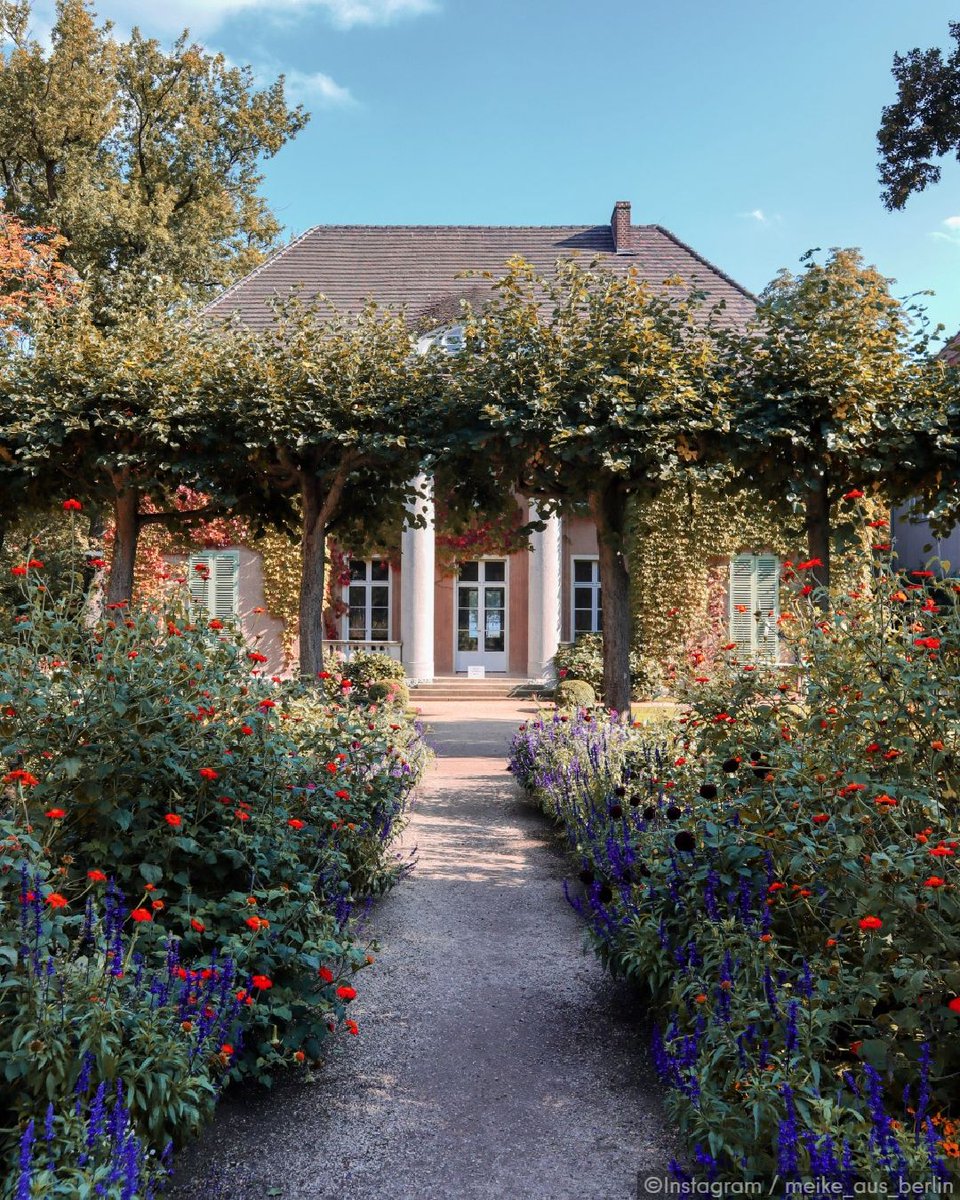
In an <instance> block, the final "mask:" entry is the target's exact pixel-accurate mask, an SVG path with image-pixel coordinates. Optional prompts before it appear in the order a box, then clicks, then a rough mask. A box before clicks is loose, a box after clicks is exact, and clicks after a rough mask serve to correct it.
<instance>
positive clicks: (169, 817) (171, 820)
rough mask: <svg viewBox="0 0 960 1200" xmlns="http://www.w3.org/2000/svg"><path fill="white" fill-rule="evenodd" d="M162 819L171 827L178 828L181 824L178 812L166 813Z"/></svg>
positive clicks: (181, 820)
mask: <svg viewBox="0 0 960 1200" xmlns="http://www.w3.org/2000/svg"><path fill="white" fill-rule="evenodd" d="M163 819H164V820H165V821H166V823H167V824H168V825H170V826H171V827H172V828H173V829H179V828H180V826H181V825H182V824H183V818H182V817H181V816H180V815H179V814H178V813H167V814H166V816H165V817H164V818H163Z"/></svg>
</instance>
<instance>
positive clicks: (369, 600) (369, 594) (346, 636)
mask: <svg viewBox="0 0 960 1200" xmlns="http://www.w3.org/2000/svg"><path fill="white" fill-rule="evenodd" d="M360 562H362V563H363V564H364V565H365V567H366V576H365V578H364V579H351V580H350V582H349V583H345V584H344V585H343V603H344V604H345V605H346V606H347V611H346V612H345V613H344V614H343V617H342V618H341V621H340V636H341V638H342V639H343V641H345V642H376V643H380V642H391V641H393V568H392V567H391V566H390V560H389V559H388V558H383V557H381V556H380V555H374V556H373V557H372V558H354V559H351V561H350V566H351V567H353V566H355V565H356V564H357V563H360ZM375 562H382V563H386V565H387V577H386V579H371V577H370V576H371V567H372V564H373V563H375ZM355 587H362V588H364V589H365V592H366V596H365V598H364V615H363V631H364V634H365V635H366V636H365V637H362V638H355V637H353V636H352V635H351V633H350V589H351V588H355ZM375 587H385V588H386V589H387V636H386V637H385V638H375V637H373V636H372V634H373V608H374V605H373V589H374V588H375ZM376 607H377V608H382V607H383V606H382V605H380V604H378V605H377V606H376Z"/></svg>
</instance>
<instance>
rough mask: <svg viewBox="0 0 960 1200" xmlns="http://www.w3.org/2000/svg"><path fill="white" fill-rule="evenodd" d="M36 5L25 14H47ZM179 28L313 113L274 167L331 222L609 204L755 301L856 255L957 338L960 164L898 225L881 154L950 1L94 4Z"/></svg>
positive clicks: (290, 220)
mask: <svg viewBox="0 0 960 1200" xmlns="http://www.w3.org/2000/svg"><path fill="white" fill-rule="evenodd" d="M46 2H47V0H40V2H38V3H37V4H36V11H37V14H38V17H42V16H43V11H44V6H45V4H46ZM98 9H99V11H100V12H101V13H102V14H103V15H109V16H111V17H113V18H114V19H115V20H116V21H117V23H118V25H119V26H120V27H121V28H129V27H130V26H131V25H133V24H134V23H139V24H140V25H141V27H142V28H143V29H144V30H145V31H146V32H150V33H156V34H158V35H160V36H164V37H166V36H169V35H170V34H171V33H172V32H174V31H175V30H176V29H177V28H179V27H180V26H182V24H184V23H188V24H190V26H191V29H192V30H193V31H194V32H195V33H196V35H197V36H198V38H201V39H202V40H203V41H204V42H205V43H206V44H207V45H208V46H209V47H211V48H215V49H219V50H222V51H224V53H226V54H227V55H228V56H229V57H230V59H232V60H233V61H235V62H249V63H251V64H252V65H253V66H254V67H255V68H256V70H257V71H258V72H260V73H262V74H263V76H264V77H266V76H268V75H269V74H270V73H276V72H278V71H281V70H283V71H285V72H286V73H287V75H288V77H289V79H290V82H291V85H292V89H293V91H294V92H295V94H296V96H297V98H298V99H302V100H303V102H304V103H305V104H306V106H307V107H308V108H309V109H310V110H311V112H312V113H313V120H312V121H311V123H310V125H309V126H308V128H307V129H306V130H305V131H304V132H303V133H302V134H301V135H300V136H299V137H298V138H297V139H296V141H295V142H293V143H292V144H291V145H290V146H289V147H287V148H286V149H285V150H283V151H282V152H281V154H280V155H279V156H278V157H277V158H276V159H275V160H273V161H272V162H270V163H268V164H267V166H266V184H265V190H266V192H267V195H268V197H269V199H270V201H271V203H272V204H273V206H274V208H275V210H276V211H277V212H278V214H279V216H280V218H281V219H282V220H283V222H284V223H285V225H286V226H287V228H288V230H289V232H291V233H297V232H300V231H302V230H303V229H305V228H307V227H308V226H310V225H313V224H317V223H321V222H334V223H338V222H372V223H378V224H392V223H425V224H432V223H438V224H459V223H476V224H487V223H489V224H555V223H556V224H562V223H571V224H592V223H600V222H604V221H606V220H607V219H608V218H609V213H610V209H611V208H612V206H613V202H614V201H615V200H618V199H628V200H631V201H632V202H633V214H634V221H635V222H638V223H639V222H656V223H659V224H662V225H666V226H667V227H668V228H669V229H671V230H673V232H674V233H676V234H677V235H678V236H679V237H681V238H682V239H683V240H685V241H687V242H689V243H691V244H692V245H693V246H694V247H695V248H696V249H697V250H699V251H700V252H701V253H702V254H704V255H706V256H707V257H708V258H710V259H711V260H713V261H714V262H715V263H716V264H717V265H718V266H720V267H722V268H723V269H724V270H726V271H727V272H728V273H729V274H731V275H733V276H734V277H735V278H736V279H738V280H739V281H740V282H742V283H743V284H745V285H746V286H747V287H750V288H752V289H754V290H758V289H760V288H761V287H762V286H763V285H764V284H765V283H766V282H767V281H768V280H769V279H770V278H771V277H772V276H773V275H774V273H775V272H776V270H777V269H778V268H779V267H781V266H787V267H791V268H794V267H796V265H797V261H798V259H799V256H800V255H801V254H802V253H803V252H804V251H805V250H807V249H808V248H810V247H812V246H821V247H824V248H826V247H830V246H841V245H842V246H850V245H852V246H859V247H861V248H862V249H863V251H864V254H865V255H866V257H867V258H868V260H870V261H871V262H874V263H876V265H877V266H878V267H879V268H880V269H881V270H882V271H883V272H884V273H885V274H887V275H890V276H893V277H895V278H896V280H897V284H896V288H895V290H896V292H897V294H906V293H912V292H917V291H920V290H923V289H928V288H930V289H933V290H934V291H935V292H936V296H935V297H933V298H931V299H930V300H929V301H928V302H927V303H928V306H929V310H930V312H931V315H932V316H934V317H935V318H936V319H937V320H940V321H943V322H944V323H945V324H946V325H948V326H949V327H950V331H951V332H952V331H953V330H955V329H956V328H958V327H960V167H958V166H957V164H956V163H955V162H954V163H950V164H947V165H946V167H945V170H944V178H943V180H942V182H941V183H940V184H939V185H938V186H937V187H936V188H933V189H931V190H929V191H928V192H926V193H924V194H922V195H919V196H915V197H914V198H912V199H911V200H910V201H909V202H908V204H907V207H906V209H905V211H903V212H899V213H887V212H886V210H885V209H884V208H883V206H882V204H881V203H880V188H879V184H878V182H877V172H876V150H875V136H876V129H877V126H878V123H879V120H880V113H881V109H882V107H883V105H884V104H885V103H889V102H890V101H892V99H893V98H894V88H893V81H892V78H891V75H890V66H891V61H892V57H893V54H894V51H896V50H901V51H905V50H908V49H910V48H911V47H913V46H924V47H926V46H931V45H941V46H944V47H945V46H946V45H947V23H948V21H949V20H950V19H951V17H952V18H954V19H957V18H958V17H960V7H958V5H957V3H956V0H924V3H923V4H904V3H903V0H829V2H827V0H808V2H807V3H805V4H803V5H800V4H793V3H783V2H778V0H724V2H723V3H718V2H717V0H656V2H654V0H592V2H591V0H133V2H130V0H101V3H100V4H99V5H98Z"/></svg>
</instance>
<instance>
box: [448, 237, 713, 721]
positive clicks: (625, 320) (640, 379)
mask: <svg viewBox="0 0 960 1200" xmlns="http://www.w3.org/2000/svg"><path fill="white" fill-rule="evenodd" d="M711 315H712V314H711V313H710V312H708V310H707V309H706V306H705V305H704V304H703V302H702V300H701V297H700V296H699V295H698V294H696V293H693V292H691V291H690V289H689V288H688V287H687V286H685V285H684V283H683V281H681V280H679V279H671V280H666V281H664V284H663V285H662V286H661V287H658V288H653V287H650V286H648V285H647V284H645V283H644V282H642V281H641V280H640V279H639V277H638V276H637V275H636V274H635V273H634V272H629V273H627V274H625V275H614V274H612V273H611V272H608V271H604V270H603V269H598V268H591V267H589V266H584V265H581V264H580V263H578V262H577V261H575V260H561V261H559V262H558V263H557V265H556V268H555V272H554V274H553V275H552V276H548V277H545V276H541V275H539V274H538V273H537V272H536V271H535V270H534V269H533V268H532V267H531V266H530V265H529V264H528V263H526V262H524V261H523V260H522V259H514V260H512V261H511V262H510V263H509V264H508V270H507V273H506V274H505V275H504V277H503V278H502V279H500V280H498V281H497V283H496V284H495V286H494V293H493V297H492V299H491V301H490V303H489V304H488V305H486V306H485V307H484V308H483V309H482V310H480V311H478V312H475V313H473V314H471V315H470V316H469V318H468V320H467V322H466V346H465V350H464V352H463V353H462V354H460V355H458V356H457V357H456V358H455V359H454V360H452V361H451V364H450V368H449V372H448V383H447V390H448V396H449V397H450V403H451V405H452V406H453V407H454V408H456V409H457V410H458V411H460V412H461V413H462V414H464V417H463V420H464V422H465V423H466V426H467V427H468V428H470V429H471V430H472V431H473V439H472V444H470V445H469V446H468V448H467V451H466V453H465V454H464V457H463V461H464V469H465V470H468V469H471V463H472V464H473V469H476V470H479V471H481V472H494V473H495V474H496V475H497V477H498V478H499V480H500V481H501V485H502V487H503V488H505V489H509V488H516V489H517V490H518V491H520V492H521V493H523V494H525V495H528V496H531V497H533V498H534V499H536V500H537V503H538V507H539V509H540V512H541V514H543V513H547V512H549V511H551V510H552V511H581V510H582V508H583V506H586V508H587V510H588V511H589V514H590V515H591V516H592V518H593V520H594V522H595V524H596V527H597V537H598V541H599V557H600V581H601V586H602V588H603V617H602V622H603V646H604V664H603V687H604V695H605V699H606V702H607V704H608V705H610V706H611V707H612V708H616V709H619V710H621V711H625V710H627V709H629V705H630V663H629V653H630V642H631V617H630V570H629V561H628V557H627V550H628V537H627V534H628V514H629V507H630V504H631V501H632V500H633V499H635V498H642V497H652V496H656V495H657V494H659V492H660V491H661V490H662V489H663V487H664V486H665V485H666V484H667V483H669V482H671V481H673V480H675V479H678V478H681V477H683V476H684V475H685V474H686V473H688V472H691V471H695V470H698V469H699V468H698V463H699V462H700V461H701V460H702V459H703V457H704V451H705V449H706V447H707V446H708V445H709V444H710V443H711V441H712V440H713V439H714V438H715V437H716V436H717V434H718V432H720V431H722V429H723V427H724V422H725V420H726V417H725V410H724V406H723V402H722V395H721V392H720V389H719V387H718V383H717V379H718V371H717V361H716V360H717V352H716V344H715V341H714V339H713V336H712V333H711ZM704 470H705V471H706V470H707V469H706V468H705V469H704Z"/></svg>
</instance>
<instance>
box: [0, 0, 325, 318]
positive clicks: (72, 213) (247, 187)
mask: <svg viewBox="0 0 960 1200" xmlns="http://www.w3.org/2000/svg"><path fill="white" fill-rule="evenodd" d="M31 19H32V5H31V3H30V2H29V0H4V3H3V4H2V5H0V22H2V26H3V32H4V34H5V41H7V42H8V43H9V48H8V50H7V52H6V53H5V55H4V57H3V60H2V62H0V167H2V172H0V177H2V180H3V188H2V194H3V200H4V203H5V205H6V207H7V209H8V210H9V211H10V212H12V213H15V214H16V215H18V216H20V217H23V218H24V219H25V220H27V221H30V222H32V223H35V224H42V225H49V226H53V227H55V228H56V229H58V230H60V232H61V233H62V234H63V235H64V236H65V237H66V238H67V239H68V242H69V247H68V250H67V259H68V261H69V262H70V264H71V265H72V266H74V267H75V268H76V269H77V270H78V272H79V273H80V275H81V277H82V278H83V279H84V280H85V281H86V282H87V284H88V285H89V286H90V287H91V288H92V290H93V292H94V294H95V296H96V308H97V310H98V313H99V314H100V318H99V319H100V320H101V321H103V322H109V321H110V320H111V319H112V317H116V316H117V315H118V314H119V313H120V312H122V308H123V304H122V302H121V301H120V300H119V298H118V297H117V296H116V294H115V292H114V286H115V284H116V283H117V282H118V281H120V280H123V279H124V278H127V279H129V278H133V279H135V280H139V281H141V282H144V281H146V280H148V279H149V278H150V277H151V276H153V275H158V276H163V277H165V278H166V279H167V280H169V281H174V282H176V283H178V284H179V285H181V286H183V287H185V288H186V289H187V290H188V291H190V292H191V293H193V294H195V295H199V296H208V295H210V294H211V293H212V292H213V291H214V290H216V289H218V288H220V287H222V286H223V285H224V284H227V283H229V282H231V281H232V280H233V279H235V278H236V277H237V276H238V275H240V274H242V273H244V272H245V271H247V270H249V269H250V268H252V267H254V266H256V265H257V263H258V262H259V261H260V260H261V258H262V256H263V252H264V251H265V250H267V249H269V248H271V246H272V245H273V243H274V241H275V239H276V237H277V235H278V233H279V225H278V224H277V222H276V220H275V218H274V217H273V216H272V214H271V213H270V211H269V209H268V208H267V206H266V204H265V202H264V201H263V199H262V198H261V197H260V196H259V195H258V191H257V189H258V187H259V184H260V182H261V179H262V176H261V175H260V173H259V165H260V163H261V161H262V160H263V159H265V158H269V157H271V156H273V155H274V154H276V153H277V151H278V150H280V148H281V147H282V146H283V145H284V144H285V143H286V142H287V141H288V140H289V139H290V138H291V137H293V136H294V135H295V134H296V133H297V132H298V131H299V130H300V129H301V128H302V127H303V125H304V123H305V121H306V116H305V114H304V113H303V111H302V110H301V109H300V108H296V109H292V110H291V109H288V108H287V105H286V102H285V98H284V89H283V81H282V79H281V80H278V81H277V82H276V83H274V84H272V85H270V86H269V87H267V88H264V89H262V90H256V89H255V87H254V84H253V72H252V70H251V68H249V67H232V66H230V65H228V63H227V62H226V60H225V58H224V56H223V55H222V54H209V53H207V52H206V51H205V50H204V49H203V47H201V46H200V45H198V44H196V43H191V42H189V41H188V39H187V36H186V35H184V36H182V37H180V38H179V39H178V40H177V41H176V42H175V43H174V45H173V46H171V47H170V48H169V49H164V48H163V47H162V46H161V45H160V44H159V43H158V42H157V41H154V40H153V39H149V38H145V37H143V36H142V34H141V33H140V32H139V30H137V29H134V30H133V33H132V34H131V35H130V38H129V40H127V41H120V40H118V39H117V38H115V37H114V36H113V34H112V32H111V27H110V25H109V24H106V25H97V23H96V20H95V14H94V12H93V11H92V9H91V8H89V7H88V6H87V4H85V3H83V2H82V0H58V3H57V11H56V18H55V20H54V25H53V30H52V33H51V39H50V44H49V47H45V46H43V45H41V43H40V42H39V41H36V40H33V39H31V37H30V34H29V28H30V24H31Z"/></svg>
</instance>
